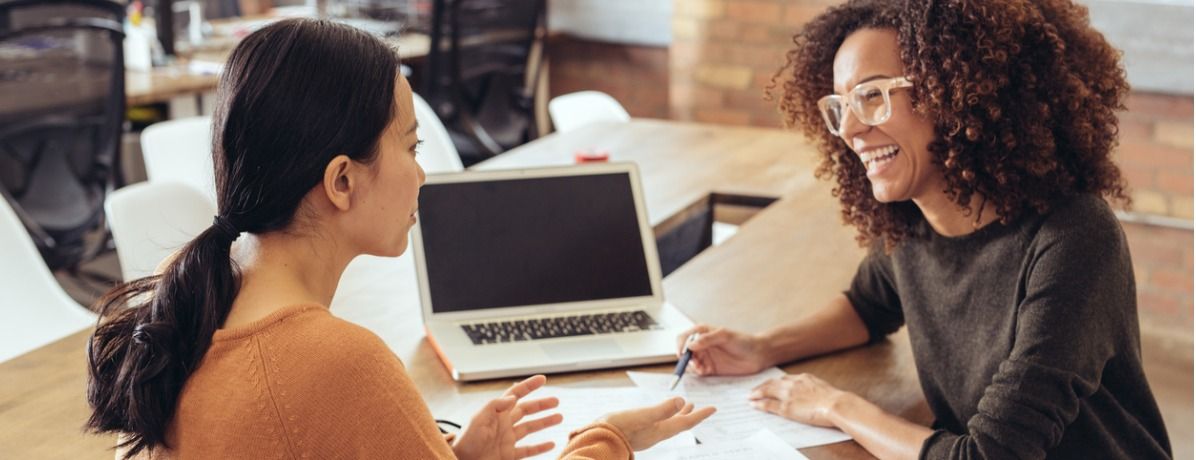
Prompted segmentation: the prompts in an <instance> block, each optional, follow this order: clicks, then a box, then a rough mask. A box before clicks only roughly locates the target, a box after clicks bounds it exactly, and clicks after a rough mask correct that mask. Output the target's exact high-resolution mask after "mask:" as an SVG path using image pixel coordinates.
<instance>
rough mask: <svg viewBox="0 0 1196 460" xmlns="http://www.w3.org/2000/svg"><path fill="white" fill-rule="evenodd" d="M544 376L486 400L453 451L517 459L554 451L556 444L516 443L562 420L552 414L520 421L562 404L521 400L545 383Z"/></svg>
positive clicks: (468, 457) (488, 459)
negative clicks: (526, 444)
mask: <svg viewBox="0 0 1196 460" xmlns="http://www.w3.org/2000/svg"><path fill="white" fill-rule="evenodd" d="M546 381H547V379H546V378H545V377H544V376H543V375H536V376H532V377H528V378H527V379H526V380H524V381H522V382H519V383H517V384H515V385H512V386H511V388H510V389H508V390H507V392H506V393H504V394H503V396H502V397H501V398H498V399H495V400H492V401H490V402H489V403H486V405H485V406H484V407H482V410H480V411H478V413H477V415H474V416H473V419H472V420H470V421H469V426H467V427H465V431H463V432H462V433H461V435H460V436H458V437H457V439H456V442H455V443H453V453H454V454H456V456H457V458H460V459H464V460H516V459H520V458H526V457H531V456H533V455H538V454H542V453H544V452H548V451H550V450H552V447H553V443H551V442H545V443H541V444H536V445H532V446H516V445H515V444H516V443H518V442H519V441H520V440H521V439H523V438H524V437H525V436H527V435H529V434H531V433H535V432H537V431H540V430H543V429H545V428H548V427H550V426H553V425H557V424H559V423H561V421H562V420H563V418H562V417H561V414H552V415H549V416H547V417H541V418H538V419H535V420H529V421H526V422H522V423H520V421H521V420H523V418H524V417H526V416H528V415H531V414H534V413H537V412H540V411H545V410H548V409H552V408H554V407H556V406H557V405H559V404H560V401H558V400H557V399H556V398H541V399H533V400H529V401H520V399H522V398H523V397H524V396H527V395H528V394H529V393H531V392H533V391H535V390H537V389H539V388H540V387H542V386H544V382H546Z"/></svg>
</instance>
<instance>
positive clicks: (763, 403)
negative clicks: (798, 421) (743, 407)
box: [751, 399, 784, 416]
mask: <svg viewBox="0 0 1196 460" xmlns="http://www.w3.org/2000/svg"><path fill="white" fill-rule="evenodd" d="M751 404H752V407H754V408H756V409H757V410H762V411H764V412H768V413H770V414H776V415H782V416H783V415H784V414H782V411H783V410H784V406H783V403H782V402H781V401H780V400H776V399H754V400H752V402H751Z"/></svg>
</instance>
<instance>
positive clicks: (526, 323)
mask: <svg viewBox="0 0 1196 460" xmlns="http://www.w3.org/2000/svg"><path fill="white" fill-rule="evenodd" d="M461 329H464V330H465V334H466V335H468V336H469V339H470V340H472V341H473V344H474V345H483V344H489V343H503V342H522V341H525V340H538V339H552V338H556V337H572V336H578V335H595V334H614V333H618V332H636V331H646V330H652V329H661V327H660V325H658V324H656V321H654V320H653V319H652V317H651V316H648V313H647V312H645V311H643V310H637V311H625V312H617V313H599V314H594V315H577V316H558V317H552V318H540V319H526V320H515V321H494V322H486V323H476V324H465V325H462V326H461Z"/></svg>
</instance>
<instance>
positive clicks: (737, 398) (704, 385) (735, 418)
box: [627, 367, 851, 449]
mask: <svg viewBox="0 0 1196 460" xmlns="http://www.w3.org/2000/svg"><path fill="white" fill-rule="evenodd" d="M784 375H785V372H784V371H782V370H780V369H778V368H775V367H773V368H770V369H767V370H765V371H763V372H760V373H758V374H755V375H747V376H736V377H727V376H717V377H698V376H695V375H692V374H686V375H685V377H684V378H682V379H681V384H679V385H678V386H677V391H676V392H675V394H679V395H682V396H685V398H686V399H687V400H688V401H689V402H692V403H694V405H695V406H697V407H703V406H715V407H716V408H718V412H715V413H714V415H713V416H711V417H710V418H708V419H706V421H704V422H702V423H701V424H699V425H698V426H696V427H694V429H693V432H694V435H695V436H697V438H698V439H699V440H701V441H702V442H703V443H715V444H717V443H720V442H724V441H737V440H743V439H745V438H747V437H748V436H751V435H753V434H755V433H757V432H758V431H760V430H762V429H767V430H770V431H772V432H773V433H774V434H776V436H778V437H780V438H781V439H783V440H785V442H786V443H788V444H789V445H790V446H792V447H794V448H799V449H800V448H804V447H813V446H821V445H824V444H832V443H836V442H842V441H846V440H849V439H851V436H850V435H848V434H847V433H844V432H842V431H839V430H836V429H831V428H822V427H816V426H812V425H806V424H804V423H800V422H795V421H793V420H789V419H786V418H784V417H780V416H776V415H773V414H769V413H767V412H763V411H759V410H756V408H754V407H752V406H751V404H749V400H748V395H749V394H751V391H752V389H753V388H755V387H756V386H757V385H759V384H761V383H764V382H765V381H767V380H768V379H772V378H776V377H781V376H784ZM627 376H628V377H630V378H631V380H632V381H633V382H635V384H636V385H637V386H640V387H641V388H644V389H646V390H655V391H662V390H663V391H667V389H668V384H669V381H670V379H671V378H672V375H670V374H659V373H647V372H628V373H627Z"/></svg>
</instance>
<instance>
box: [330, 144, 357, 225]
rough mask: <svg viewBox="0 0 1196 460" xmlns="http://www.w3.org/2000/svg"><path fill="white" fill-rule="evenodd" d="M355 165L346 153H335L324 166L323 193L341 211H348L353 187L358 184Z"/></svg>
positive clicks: (351, 202)
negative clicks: (334, 156)
mask: <svg viewBox="0 0 1196 460" xmlns="http://www.w3.org/2000/svg"><path fill="white" fill-rule="evenodd" d="M356 166H357V165H356V164H354V163H353V160H351V159H349V157H348V156H347V155H337V156H336V158H333V159H332V161H329V162H328V166H327V167H325V168H324V181H323V184H322V185H323V186H324V195H325V196H326V197H328V201H329V202H330V203H332V206H333V207H335V208H336V209H339V210H341V211H348V210H349V208H350V207H351V206H352V204H353V188H354V187H357V186H359V184H357V178H356V177H355V174H354V173H355V169H357V168H356Z"/></svg>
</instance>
